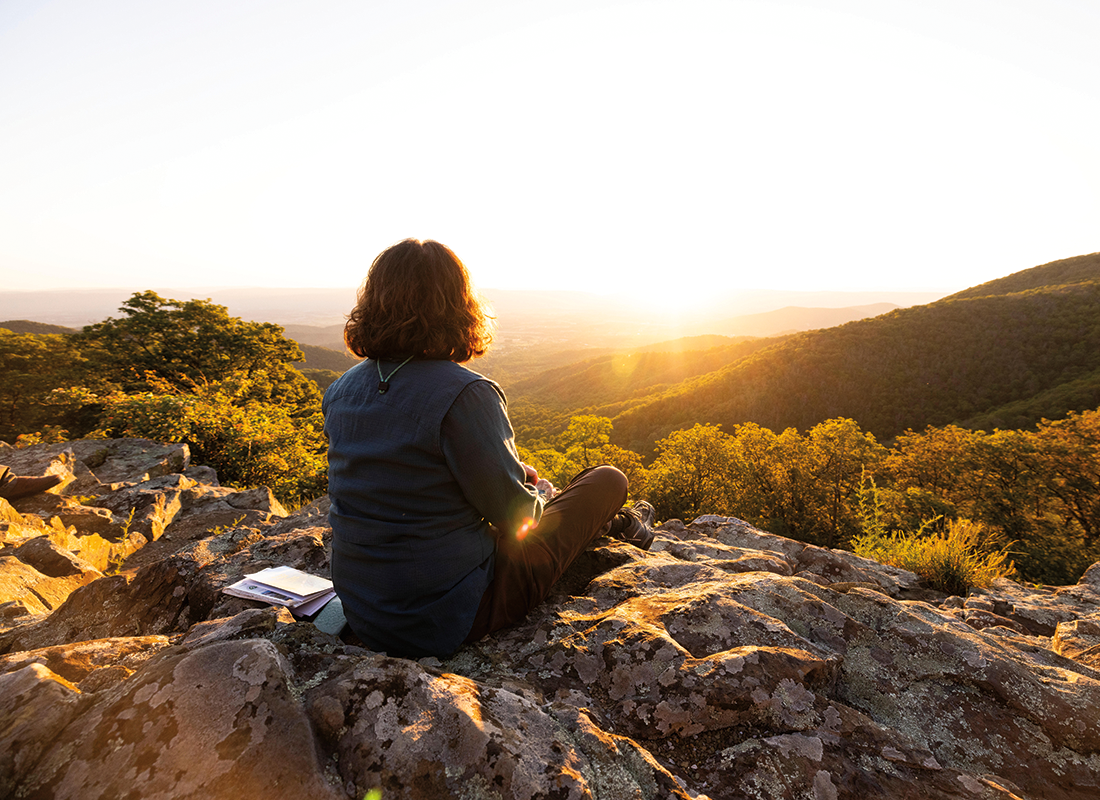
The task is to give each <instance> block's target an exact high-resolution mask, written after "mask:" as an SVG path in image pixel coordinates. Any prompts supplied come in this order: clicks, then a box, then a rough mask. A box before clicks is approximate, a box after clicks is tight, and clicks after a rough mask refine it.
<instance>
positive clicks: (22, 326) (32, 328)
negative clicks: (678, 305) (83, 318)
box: [0, 319, 76, 333]
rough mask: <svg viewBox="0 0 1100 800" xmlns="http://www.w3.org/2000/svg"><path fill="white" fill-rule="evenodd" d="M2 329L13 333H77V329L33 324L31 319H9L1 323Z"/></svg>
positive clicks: (41, 323) (43, 323) (42, 323)
mask: <svg viewBox="0 0 1100 800" xmlns="http://www.w3.org/2000/svg"><path fill="white" fill-rule="evenodd" d="M0 328H3V329H5V330H9V331H11V332H12V333H76V328H66V327H65V326H64V325H50V324H48V323H46V322H32V321H31V320H29V319H9V320H7V321H6V322H0Z"/></svg>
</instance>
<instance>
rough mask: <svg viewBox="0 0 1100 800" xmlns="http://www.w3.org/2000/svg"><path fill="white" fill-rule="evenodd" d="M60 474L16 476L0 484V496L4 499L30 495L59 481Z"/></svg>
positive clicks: (16, 498)
mask: <svg viewBox="0 0 1100 800" xmlns="http://www.w3.org/2000/svg"><path fill="white" fill-rule="evenodd" d="M61 480H62V478H61V476H60V475H43V476H42V477H41V478H28V477H24V476H17V477H14V478H11V479H10V480H8V482H7V483H5V484H4V485H3V486H0V497H3V498H4V499H5V500H18V499H19V498H20V497H30V496H31V495H33V494H38V493H39V492H44V491H46V490H47V489H52V488H53V487H55V486H57V484H59V483H61Z"/></svg>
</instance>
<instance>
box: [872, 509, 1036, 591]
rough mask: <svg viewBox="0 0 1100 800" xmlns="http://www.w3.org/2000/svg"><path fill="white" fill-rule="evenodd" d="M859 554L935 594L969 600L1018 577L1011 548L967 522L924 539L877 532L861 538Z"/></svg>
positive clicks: (958, 522)
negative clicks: (977, 591)
mask: <svg viewBox="0 0 1100 800" xmlns="http://www.w3.org/2000/svg"><path fill="white" fill-rule="evenodd" d="M853 546H854V550H855V552H856V554H857V555H860V556H863V557H864V558H871V559H874V560H875V561H878V562H880V563H882V564H891V565H893V566H895V567H900V568H901V569H907V570H909V571H910V572H915V573H916V574H917V575H920V576H921V577H922V578H924V579H925V580H926V581H927V582H928V585H929V586H931V587H932V588H933V589H938V590H940V591H941V592H947V593H948V594H955V595H965V594H966V591H967V590H968V589H969V588H970V587H972V586H977V587H983V588H984V587H987V586H989V585H990V584H991V583H992V582H993V581H994V580H996V579H997V578H1008V577H1012V576H1013V575H1015V572H1016V568H1015V566H1014V565H1013V563H1012V560H1011V559H1010V558H1009V557H1008V548H1007V547H1002V548H1001V549H993V548H992V547H990V546H989V544H988V535H987V531H986V529H985V527H984V526H983V525H981V524H980V523H977V522H973V521H971V520H968V519H956V520H951V521H950V522H949V523H947V528H946V530H945V531H942V532H938V533H933V534H931V535H925V534H924V528H922V530H921V531H918V532H917V533H894V534H891V535H885V534H883V533H881V532H872V533H868V534H864V535H862V536H858V537H856V539H855V540H854V542H853Z"/></svg>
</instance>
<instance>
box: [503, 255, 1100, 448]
mask: <svg viewBox="0 0 1100 800" xmlns="http://www.w3.org/2000/svg"><path fill="white" fill-rule="evenodd" d="M773 341H774V340H773ZM729 356H730V360H729V361H728V362H727V363H726V364H725V365H724V366H722V367H720V368H718V369H715V370H713V371H710V372H707V373H706V374H699V375H697V376H695V377H693V378H688V379H686V380H684V381H682V382H681V383H679V384H676V385H674V386H671V387H668V388H664V389H662V390H659V391H652V389H651V391H650V393H646V394H641V395H639V394H638V387H634V386H631V385H630V384H629V382H622V381H620V382H619V386H620V387H621V390H622V393H621V394H618V395H617V396H616V397H614V398H612V397H611V396H610V394H609V392H608V391H607V388H608V386H607V383H606V382H601V381H600V380H599V379H598V378H593V380H594V385H593V388H592V391H591V392H590V393H589V394H587V395H586V394H585V392H584V383H585V381H584V380H581V376H589V377H591V376H592V374H593V373H592V369H593V367H594V365H593V364H591V363H585V364H581V365H577V367H575V369H574V372H573V375H574V376H575V381H576V384H575V387H574V389H573V390H572V391H571V392H568V393H567V394H566V395H565V399H566V400H567V401H568V402H565V403H563V404H562V405H561V406H558V408H562V407H563V406H565V405H571V404H572V403H574V402H575V403H576V404H575V405H573V407H572V408H570V409H569V411H572V412H575V413H576V412H581V411H582V410H583V412H584V413H591V414H598V415H602V416H607V417H611V418H612V419H613V420H614V426H615V427H614V436H613V437H612V438H613V441H616V442H617V443H618V444H620V445H622V446H624V447H628V448H631V449H634V450H637V451H638V452H649V451H650V450H651V448H652V445H653V442H655V441H656V440H658V439H660V438H662V437H664V436H666V435H667V434H668V433H669V432H670V431H672V430H675V429H677V428H682V427H688V426H690V425H693V424H695V423H697V422H712V423H719V424H722V425H724V426H726V428H727V429H730V428H732V426H734V425H736V424H738V423H742V422H750V421H751V422H756V423H758V424H760V425H763V426H765V427H768V428H771V429H772V430H782V429H784V428H787V427H795V428H799V429H801V430H806V429H808V428H810V427H812V426H813V425H815V424H817V423H819V422H821V421H823V420H826V419H831V418H836V417H847V418H851V419H854V420H857V421H858V422H859V424H860V425H862V426H863V428H864V429H866V430H868V431H871V432H872V433H874V434H875V435H876V436H877V437H879V438H880V439H889V438H891V437H893V436H896V435H897V434H899V433H902V432H903V431H905V430H906V429H909V428H912V429H916V430H920V429H923V428H924V427H925V426H927V425H945V424H948V423H960V424H971V425H975V426H977V425H980V426H983V427H986V428H993V427H1002V428H1007V427H1027V426H1029V425H1033V424H1034V423H1035V422H1037V421H1038V420H1039V419H1040V418H1042V417H1048V418H1058V417H1061V416H1064V415H1065V413H1066V412H1068V411H1070V410H1073V409H1086V408H1095V407H1096V406H1098V405H1100V254H1093V255H1090V256H1081V257H1078V258H1073V259H1066V260H1063V261H1056V262H1052V263H1051V264H1046V265H1043V266H1040V267H1035V268H1033V269H1029V270H1024V271H1023V272H1020V273H1016V274H1014V275H1010V276H1008V277H1006V278H1002V279H1000V280H997V281H992V282H990V283H986V284H983V285H981V286H978V287H974V288H972V289H968V290H966V291H964V292H960V293H958V294H955V295H952V296H950V297H947V298H944V299H943V300H939V301H937V302H934V303H930V304H928V305H924V306H916V307H912V308H906V309H899V310H895V311H892V312H890V313H888V314H884V315H882V316H879V317H875V318H873V319H866V320H860V321H857V322H851V323H848V324H845V325H841V326H838V327H835V328H829V329H826V330H818V331H810V332H807V333H800V334H795V335H793V336H790V337H788V338H786V339H783V340H781V341H778V342H776V343H774V344H770V346H768V347H765V348H763V349H758V350H757V351H756V352H751V347H750V348H749V351H747V352H746V351H738V350H737V349H736V348H731V349H730V351H729ZM684 358H685V359H686V360H693V361H695V362H696V363H704V362H705V361H706V357H705V356H703V355H702V354H699V355H698V356H693V357H691V359H688V358H687V356H686V355H685V356H684ZM606 363H609V364H614V363H616V362H615V359H614V358H610V359H608V360H607V362H606ZM567 385H568V379H567V378H566V377H565V376H564V375H563V374H562V371H560V370H558V371H551V372H547V373H544V374H543V375H541V376H539V378H538V379H533V380H529V381H525V382H524V383H523V384H521V385H517V386H516V387H514V388H513V390H512V392H511V393H510V396H511V397H513V398H514V399H516V400H517V401H519V402H518V403H517V411H518V412H519V415H520V417H521V419H519V420H517V422H518V425H517V427H522V426H523V424H524V420H523V419H522V414H523V412H524V410H525V408H527V405H528V404H539V403H541V404H542V405H544V406H545V405H547V404H548V403H550V402H551V398H552V397H553V396H554V395H555V393H556V392H560V391H563V390H564V389H563V387H565V386H567ZM653 388H656V387H653ZM521 389H522V391H520V390H521ZM541 413H542V416H543V423H544V424H545V421H546V420H545V409H544V410H543V411H542V412H541ZM566 418H568V414H566Z"/></svg>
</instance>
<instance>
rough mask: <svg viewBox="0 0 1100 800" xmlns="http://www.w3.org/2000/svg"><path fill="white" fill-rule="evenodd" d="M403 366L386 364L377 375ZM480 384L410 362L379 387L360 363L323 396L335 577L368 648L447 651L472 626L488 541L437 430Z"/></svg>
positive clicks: (431, 364) (487, 563) (472, 377)
mask: <svg viewBox="0 0 1100 800" xmlns="http://www.w3.org/2000/svg"><path fill="white" fill-rule="evenodd" d="M399 363H400V362H399V361H394V362H388V361H383V362H382V371H383V373H384V374H385V375H387V376H388V375H389V373H390V371H391V370H393V369H394V367H396V366H397V365H398V364H399ZM486 380H487V379H486V378H484V377H482V376H481V375H478V374H477V373H476V372H473V371H471V370H468V369H466V368H465V367H463V366H460V365H458V364H455V363H453V362H450V361H436V360H433V361H410V362H409V363H407V364H405V365H404V366H403V367H401V369H400V370H398V371H397V373H396V374H395V375H394V376H393V378H392V379H391V380H390V381H389V389H388V391H386V392H385V393H384V394H380V393H379V391H378V388H379V378H378V368H377V366H376V364H375V361H374V360H367V361H363V362H361V363H360V364H357V365H356V366H354V367H352V368H351V369H350V370H348V371H347V372H346V373H344V375H343V376H341V377H340V378H339V379H338V380H337V381H336V382H335V383H333V384H332V385H331V386H330V387H329V388H328V391H326V392H325V399H324V413H325V432H326V433H327V434H328V437H329V451H328V452H329V495H330V497H331V500H332V506H331V512H330V514H329V520H330V522H331V524H332V530H333V540H332V581H333V584H334V585H335V588H336V592H337V594H338V595H339V596H340V599H341V601H342V602H343V604H344V613H345V615H346V616H347V619H348V622H349V624H350V625H351V627H352V630H354V631H355V633H356V634H357V635H358V636H359V638H360V639H362V640H363V642H364V643H365V644H366V645H367V646H368V647H370V648H371V649H373V650H380V651H384V652H387V653H389V654H391V655H399V656H409V657H415V658H419V657H422V656H426V655H437V656H438V655H449V654H450V653H453V652H454V651H455V650H457V649H458V647H459V646H461V644H462V642H463V640H464V639H465V638H466V635H467V634H468V633H469V632H470V629H471V627H472V626H473V620H474V615H475V614H476V613H477V608H478V604H479V603H480V601H481V596H482V594H484V592H485V589H486V588H487V587H488V585H489V581H490V579H491V578H492V571H493V554H494V550H495V547H494V543H493V538H492V536H491V535H490V533H489V524H488V523H487V522H486V521H485V520H484V519H482V517H481V515H480V514H479V513H478V511H477V509H475V508H474V507H473V506H472V505H470V503H469V501H467V500H466V498H465V496H464V495H463V493H462V490H461V489H460V487H459V485H458V483H457V482H456V481H455V478H454V476H453V475H452V474H451V472H450V469H449V468H448V466H447V463H446V461H445V459H444V456H443V451H442V448H441V443H440V428H441V425H442V422H443V418H444V417H445V416H446V414H447V412H448V410H449V409H450V408H451V405H452V404H453V403H454V401H455V399H456V398H457V397H458V395H459V394H460V393H461V392H462V390H463V389H464V388H466V386H467V385H469V384H470V383H472V382H474V381H486Z"/></svg>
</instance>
